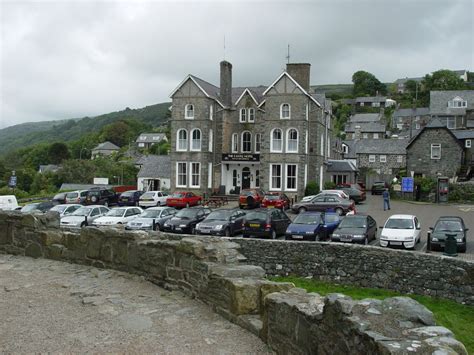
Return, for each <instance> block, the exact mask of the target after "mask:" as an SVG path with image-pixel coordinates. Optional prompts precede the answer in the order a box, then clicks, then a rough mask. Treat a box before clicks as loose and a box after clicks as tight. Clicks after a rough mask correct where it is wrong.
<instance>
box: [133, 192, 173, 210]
mask: <svg viewBox="0 0 474 355" xmlns="http://www.w3.org/2000/svg"><path fill="white" fill-rule="evenodd" d="M167 198H168V194H167V193H166V192H163V191H147V192H145V193H144V194H143V195H141V196H140V200H139V201H138V205H139V206H140V207H155V206H166V199H167Z"/></svg>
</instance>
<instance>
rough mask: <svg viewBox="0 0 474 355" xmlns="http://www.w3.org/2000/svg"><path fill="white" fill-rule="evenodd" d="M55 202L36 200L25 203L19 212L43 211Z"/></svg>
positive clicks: (47, 209) (51, 206)
mask: <svg viewBox="0 0 474 355" xmlns="http://www.w3.org/2000/svg"><path fill="white" fill-rule="evenodd" d="M54 206H55V204H54V203H53V202H51V201H44V202H36V203H30V204H28V205H25V206H23V207H22V208H21V210H20V212H21V213H45V212H48V211H49V210H50V209H51V208H53V207H54Z"/></svg>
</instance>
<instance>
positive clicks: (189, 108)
mask: <svg viewBox="0 0 474 355" xmlns="http://www.w3.org/2000/svg"><path fill="white" fill-rule="evenodd" d="M184 118H187V119H194V105H191V104H187V105H186V108H185V113H184Z"/></svg>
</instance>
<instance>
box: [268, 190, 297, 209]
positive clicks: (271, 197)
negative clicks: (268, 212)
mask: <svg viewBox="0 0 474 355" xmlns="http://www.w3.org/2000/svg"><path fill="white" fill-rule="evenodd" d="M290 204H291V202H290V199H289V198H288V196H286V195H285V194H284V193H281V192H267V193H266V194H265V196H264V197H263V200H262V207H267V208H279V209H281V210H286V209H288V208H290Z"/></svg>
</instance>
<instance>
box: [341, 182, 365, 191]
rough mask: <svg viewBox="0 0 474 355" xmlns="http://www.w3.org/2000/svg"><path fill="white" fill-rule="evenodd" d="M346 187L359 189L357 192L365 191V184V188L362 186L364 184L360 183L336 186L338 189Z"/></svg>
mask: <svg viewBox="0 0 474 355" xmlns="http://www.w3.org/2000/svg"><path fill="white" fill-rule="evenodd" d="M345 187H351V188H353V189H357V190H360V191H365V184H364V186H362V184H361V183H360V182H356V183H355V184H349V183H345V184H337V185H336V189H340V188H345Z"/></svg>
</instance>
